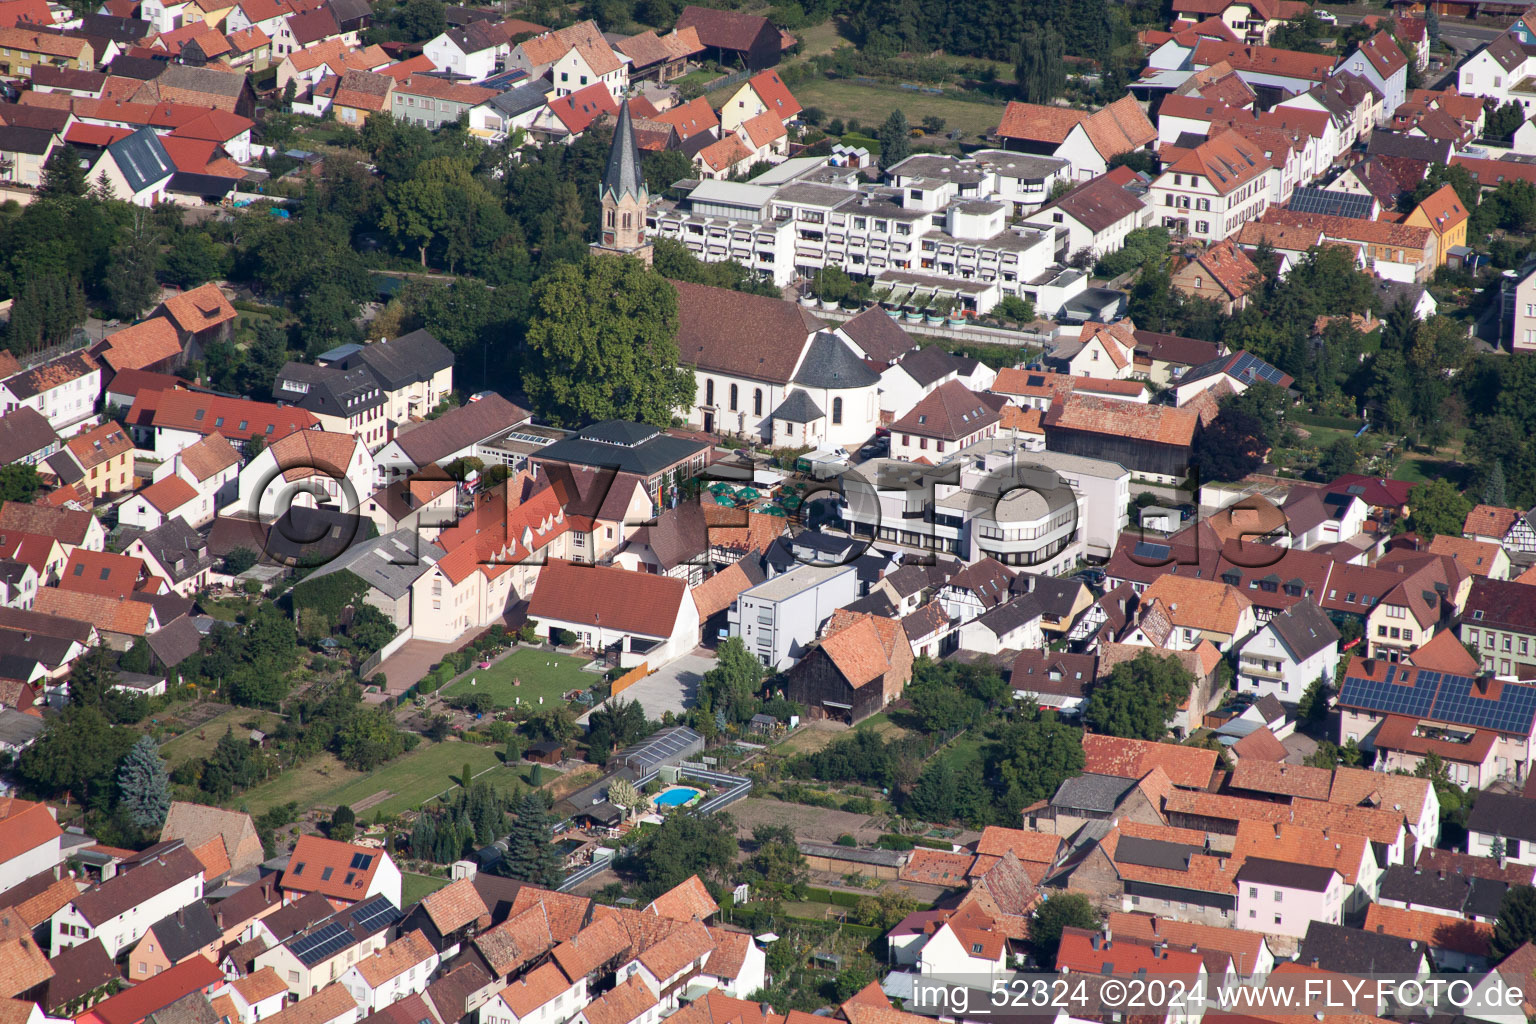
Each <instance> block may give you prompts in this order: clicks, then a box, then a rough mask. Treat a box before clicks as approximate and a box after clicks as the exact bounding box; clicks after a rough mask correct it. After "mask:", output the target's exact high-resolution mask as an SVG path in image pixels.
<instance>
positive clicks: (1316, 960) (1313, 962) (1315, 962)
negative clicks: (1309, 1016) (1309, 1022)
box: [1312, 957, 1322, 1017]
mask: <svg viewBox="0 0 1536 1024" xmlns="http://www.w3.org/2000/svg"><path fill="white" fill-rule="evenodd" d="M1312 966H1313V967H1314V968H1315V967H1317V966H1318V959H1317V957H1313V958H1312ZM1318 1016H1319V1017H1321V1016H1322V1014H1318Z"/></svg>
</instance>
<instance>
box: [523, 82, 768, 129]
mask: <svg viewBox="0 0 1536 1024" xmlns="http://www.w3.org/2000/svg"><path fill="white" fill-rule="evenodd" d="M549 109H550V112H551V113H553V114H554V115H555V117H557V118H559V119H560V123H561V124H562V125H564V126H565V130H566V131H568V132H570V133H571V134H572V135H577V134H580V133H581V132H584V131H586V130H587V128H588V126H589V125H591V124H592V122H593V121H596V120H597V119H598V118H599V117H602V116H603V115H604V114H617V113H618V112H619V105H618V104H617V103H615V102H614V101H613V93H611V92H609V91H608V86H606V85H604V84H603V83H602V82H597V83H595V84H593V85H589V86H587V87H586V88H585V89H582V90H580V91H579V92H573V93H571V94H570V95H569V96H561V97H560V98H559V99H554V100H550V101H549ZM738 145H739V143H738Z"/></svg>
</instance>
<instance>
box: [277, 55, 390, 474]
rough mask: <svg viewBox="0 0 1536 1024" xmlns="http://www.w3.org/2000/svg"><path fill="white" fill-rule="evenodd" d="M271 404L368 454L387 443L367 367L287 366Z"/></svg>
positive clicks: (378, 393) (381, 400)
mask: <svg viewBox="0 0 1536 1024" xmlns="http://www.w3.org/2000/svg"><path fill="white" fill-rule="evenodd" d="M349 73H350V72H349ZM343 80H345V79H343ZM272 400H273V401H275V402H283V403H286V404H288V405H296V406H298V407H299V408H300V409H305V410H307V411H309V412H311V413H313V414H314V416H315V419H316V420H318V421H319V422H320V428H321V429H322V430H327V431H330V432H332V433H337V434H351V435H352V436H354V437H356V438H357V439H358V440H360V441H362V442H363V444H365V445H367V447H368V450H369V451H377V450H378V449H379V448H382V447H383V446H384V444H385V442H386V441H387V440H388V436H387V435H388V426H387V423H386V416H385V406H386V404H387V403H386V400H385V397H384V392H383V391H382V390H380V388H379V386H378V383H377V381H376V380H375V379H374V376H373V374H372V373H371V372H370V371H369V370H368V369H367V368H365V367H361V366H359V367H356V368H355V369H351V370H343V369H339V368H337V367H334V366H311V365H310V364H308V363H293V362H290V363H287V364H285V365H284V366H283V368H282V369H281V370H279V371H278V373H277V377H276V379H275V380H273V382H272Z"/></svg>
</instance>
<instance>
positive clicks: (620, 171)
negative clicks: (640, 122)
mask: <svg viewBox="0 0 1536 1024" xmlns="http://www.w3.org/2000/svg"><path fill="white" fill-rule="evenodd" d="M610 192H611V193H613V197H614V198H615V199H622V198H624V196H625V195H633V196H635V197H636V198H640V199H643V198H644V196H645V194H646V193H645V180H644V179H643V178H642V177H641V176H640V150H639V148H638V147H637V146H636V144H635V123H634V120H633V119H632V118H631V117H630V114H629V101H628V100H626V101H625V102H624V105H623V106H622V107H620V108H619V123H618V126H617V127H616V128H614V130H613V146H612V148H610V149H609V150H608V168H607V170H605V171H604V172H603V188H602V192H601V195H604V196H606V195H608V194H609V193H610Z"/></svg>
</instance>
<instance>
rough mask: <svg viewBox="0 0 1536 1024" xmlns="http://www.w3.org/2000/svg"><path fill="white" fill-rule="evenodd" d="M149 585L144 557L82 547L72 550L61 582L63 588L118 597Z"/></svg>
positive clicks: (60, 578) (131, 593)
mask: <svg viewBox="0 0 1536 1024" xmlns="http://www.w3.org/2000/svg"><path fill="white" fill-rule="evenodd" d="M149 585H150V581H149V580H148V579H146V578H145V573H144V563H143V561H141V560H140V559H137V558H130V557H128V556H127V555H117V554H112V553H110V552H106V551H85V550H82V549H80V548H76V549H75V550H74V551H73V552H71V553H70V556H69V562H68V563H66V565H65V566H64V571H63V572H62V573H61V574H60V575H59V581H58V587H59V589H60V590H70V591H77V592H80V593H85V594H100V595H102V596H105V597H115V598H125V597H129V596H131V595H133V594H134V593H135V592H136V591H137V590H139V589H140V587H148V586H149Z"/></svg>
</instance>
